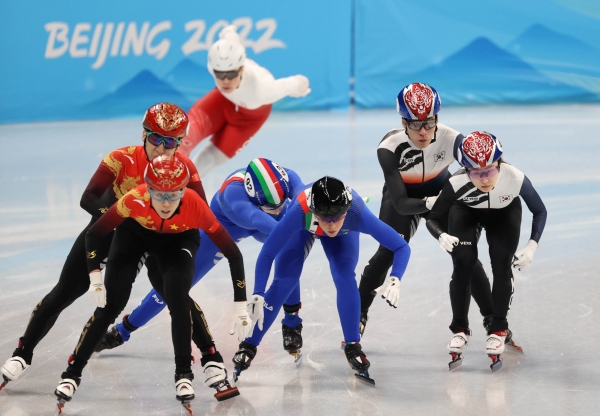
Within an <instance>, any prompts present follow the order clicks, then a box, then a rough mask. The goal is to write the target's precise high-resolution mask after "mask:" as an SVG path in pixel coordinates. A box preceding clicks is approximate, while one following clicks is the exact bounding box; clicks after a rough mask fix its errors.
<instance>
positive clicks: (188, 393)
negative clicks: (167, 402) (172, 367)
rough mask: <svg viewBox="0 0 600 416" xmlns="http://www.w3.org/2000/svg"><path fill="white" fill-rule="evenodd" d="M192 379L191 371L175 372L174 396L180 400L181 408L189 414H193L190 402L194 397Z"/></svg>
mask: <svg viewBox="0 0 600 416" xmlns="http://www.w3.org/2000/svg"><path fill="white" fill-rule="evenodd" d="M193 379H194V374H193V373H183V374H175V392H176V395H175V398H176V399H177V400H179V401H180V402H181V405H182V406H183V408H184V409H185V410H186V411H187V412H188V414H190V415H193V414H194V412H192V406H191V405H190V402H191V401H192V400H194V398H195V397H196V396H195V394H194V393H195V392H194V386H193V384H192V380H193Z"/></svg>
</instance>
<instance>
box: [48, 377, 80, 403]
mask: <svg viewBox="0 0 600 416" xmlns="http://www.w3.org/2000/svg"><path fill="white" fill-rule="evenodd" d="M76 391H77V382H76V381H75V380H73V379H71V378H63V379H62V380H60V381H59V382H58V386H57V387H56V390H55V391H54V394H55V395H56V397H58V398H59V399H63V400H64V401H66V402H70V401H71V399H72V398H73V395H74V394H75V392H76Z"/></svg>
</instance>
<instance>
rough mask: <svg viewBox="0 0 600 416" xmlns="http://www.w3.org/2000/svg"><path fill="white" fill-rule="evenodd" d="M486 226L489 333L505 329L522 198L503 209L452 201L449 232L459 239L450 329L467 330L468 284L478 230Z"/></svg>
mask: <svg viewBox="0 0 600 416" xmlns="http://www.w3.org/2000/svg"><path fill="white" fill-rule="evenodd" d="M480 226H482V227H483V228H485V236H486V239H487V242H488V245H489V252H490V260H491V263H492V274H493V277H494V284H493V288H492V298H493V311H494V313H493V315H494V319H493V321H492V324H491V325H490V327H489V329H488V334H490V333H492V332H496V331H502V330H505V329H508V321H507V320H506V316H507V315H508V310H509V308H510V304H511V302H512V295H513V274H512V270H511V268H510V267H511V262H512V259H513V256H514V254H515V252H516V251H517V246H518V244H519V234H520V233H521V200H520V199H519V198H515V199H514V200H513V202H511V203H510V205H509V206H507V207H506V208H502V209H476V208H469V207H467V206H465V205H461V204H454V205H452V207H451V208H450V213H449V217H448V234H450V235H453V236H454V237H457V238H458V239H459V240H460V243H459V244H458V246H456V247H454V250H453V251H452V262H453V263H454V272H453V273H452V281H451V282H450V301H451V303H452V315H453V318H452V324H451V325H450V329H451V330H452V332H459V331H467V330H469V318H468V313H469V300H470V296H469V288H470V286H471V282H472V279H473V277H474V269H475V266H476V264H477V262H478V260H477V235H476V234H477V230H478V229H479V227H480Z"/></svg>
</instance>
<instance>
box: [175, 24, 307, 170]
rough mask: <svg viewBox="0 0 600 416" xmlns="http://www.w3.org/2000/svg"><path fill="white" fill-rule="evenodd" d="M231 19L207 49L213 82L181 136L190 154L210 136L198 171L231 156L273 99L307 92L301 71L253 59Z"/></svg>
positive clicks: (197, 161)
mask: <svg viewBox="0 0 600 416" xmlns="http://www.w3.org/2000/svg"><path fill="white" fill-rule="evenodd" d="M236 30H237V27H236V26H234V25H230V26H227V27H226V28H224V29H223V30H221V32H220V33H219V40H218V41H217V42H215V43H214V44H213V45H212V46H211V47H210V49H209V51H208V65H207V66H208V72H209V73H210V74H211V75H212V76H213V77H214V79H215V84H216V88H215V89H213V90H212V91H210V92H209V93H208V94H206V95H205V96H204V97H202V98H200V99H199V100H198V101H196V103H195V104H194V105H193V106H192V108H190V111H189V116H190V132H189V134H188V136H187V137H186V138H185V139H184V140H183V141H182V145H181V150H180V151H181V153H183V154H184V155H186V156H189V155H190V153H191V152H192V150H193V149H194V148H195V147H196V146H197V145H198V144H199V143H200V142H201V141H202V140H204V139H206V138H207V137H209V136H211V139H210V142H209V143H207V144H206V146H204V147H203V148H202V150H201V151H200V153H199V154H198V155H196V156H195V157H194V163H195V164H196V166H197V167H198V171H199V172H200V175H201V176H205V175H206V174H207V173H208V172H209V171H210V170H211V169H213V168H215V167H217V166H220V165H222V164H224V163H225V162H227V161H228V160H229V159H231V158H232V157H234V156H235V155H236V154H237V153H238V152H239V151H240V150H241V149H242V148H243V147H244V146H245V145H246V144H248V142H249V141H250V139H251V138H252V136H254V135H255V134H256V132H258V130H259V129H260V128H261V127H262V125H263V124H264V123H265V122H266V121H267V119H268V118H269V115H270V114H271V107H272V104H273V103H274V102H276V101H279V100H281V99H282V98H284V97H287V96H289V97H295V98H300V97H304V96H305V95H307V94H308V93H310V88H309V82H308V78H306V77H305V76H304V75H293V76H290V77H285V78H280V79H275V78H274V77H273V75H271V73H270V72H269V71H268V70H267V69H266V68H263V67H262V66H260V65H258V64H257V63H256V62H254V61H252V60H251V59H247V58H246V48H244V46H243V45H242V41H241V39H240V36H239V35H238V34H237V32H236Z"/></svg>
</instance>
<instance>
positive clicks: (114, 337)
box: [94, 326, 125, 352]
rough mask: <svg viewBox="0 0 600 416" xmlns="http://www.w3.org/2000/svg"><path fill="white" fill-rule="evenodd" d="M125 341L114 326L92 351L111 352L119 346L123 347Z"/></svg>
mask: <svg viewBox="0 0 600 416" xmlns="http://www.w3.org/2000/svg"><path fill="white" fill-rule="evenodd" d="M124 343H125V341H123V338H122V337H121V334H120V333H119V330H118V329H117V327H116V326H113V327H112V328H111V329H109V330H108V331H107V332H106V334H104V338H102V340H101V341H100V342H99V343H98V345H97V346H96V348H95V349H94V351H96V352H100V351H103V350H112V349H113V348H116V347H118V346H120V345H123V344H124Z"/></svg>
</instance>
